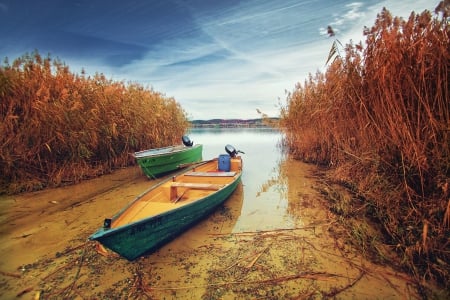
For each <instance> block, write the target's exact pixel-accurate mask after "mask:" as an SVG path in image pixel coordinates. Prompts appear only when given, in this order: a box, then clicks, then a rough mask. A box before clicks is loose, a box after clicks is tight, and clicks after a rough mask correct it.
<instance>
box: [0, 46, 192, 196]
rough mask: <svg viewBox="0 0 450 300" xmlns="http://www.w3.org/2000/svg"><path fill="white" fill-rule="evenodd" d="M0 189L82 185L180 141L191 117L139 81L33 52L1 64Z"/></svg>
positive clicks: (174, 102) (22, 189) (17, 190)
mask: <svg viewBox="0 0 450 300" xmlns="http://www.w3.org/2000/svg"><path fill="white" fill-rule="evenodd" d="M0 98H1V103H0V118H1V119H0V132H1V134H0V173H1V174H2V176H1V179H0V193H1V191H6V192H9V193H16V192H20V191H30V190H35V189H40V188H43V187H47V186H59V185H61V184H66V183H73V182H78V181H79V180H81V179H83V178H87V177H92V176H97V175H99V174H103V173H107V172H110V171H111V170H113V169H114V168H118V167H122V166H127V165H129V164H132V163H134V161H133V159H132V157H131V156H130V155H129V152H134V151H136V150H142V149H146V148H151V147H159V146H165V145H168V144H171V143H174V142H177V143H178V142H179V139H180V137H181V135H182V134H183V133H184V132H185V130H186V129H187V127H188V122H187V119H186V114H185V112H184V111H183V109H182V108H181V107H180V105H179V104H178V103H177V102H176V101H175V100H174V99H172V98H167V97H165V96H164V95H162V94H160V93H157V92H155V91H153V90H149V89H145V88H143V87H142V86H140V85H138V84H133V83H129V84H124V83H123V82H114V81H111V80H107V79H106V78H105V77H104V76H103V75H102V74H97V75H95V76H94V77H86V76H85V75H84V74H82V75H76V74H73V73H71V72H70V71H69V68H68V67H67V66H66V65H64V64H63V63H61V62H60V61H58V60H52V59H51V58H50V57H47V58H43V57H41V56H40V55H39V53H37V52H35V53H33V54H31V55H24V56H22V57H21V58H19V59H16V60H15V61H14V62H13V63H12V64H11V65H10V64H9V63H8V61H7V60H6V61H5V62H4V64H3V65H1V66H0Z"/></svg>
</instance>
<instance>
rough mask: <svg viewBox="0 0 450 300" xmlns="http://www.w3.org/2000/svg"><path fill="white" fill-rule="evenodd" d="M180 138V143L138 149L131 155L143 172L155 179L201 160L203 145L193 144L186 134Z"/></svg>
mask: <svg viewBox="0 0 450 300" xmlns="http://www.w3.org/2000/svg"><path fill="white" fill-rule="evenodd" d="M182 140H183V144H182V145H175V146H169V147H164V148H155V149H149V150H144V151H139V152H135V153H134V154H133V156H134V157H135V158H136V161H137V163H138V165H139V166H140V167H141V169H142V171H143V172H144V174H145V175H147V177H148V178H150V179H155V178H156V177H159V176H162V175H164V174H167V173H169V172H172V171H175V170H177V169H179V168H180V167H183V166H186V165H189V164H190V163H194V162H198V161H201V160H202V151H203V146H202V145H200V144H197V145H194V146H193V142H192V141H191V140H190V139H189V138H188V137H187V136H183V138H182Z"/></svg>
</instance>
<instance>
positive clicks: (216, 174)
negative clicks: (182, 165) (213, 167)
mask: <svg viewBox="0 0 450 300" xmlns="http://www.w3.org/2000/svg"><path fill="white" fill-rule="evenodd" d="M184 175H185V176H199V177H233V176H234V175H236V172H188V173H186V174H184Z"/></svg>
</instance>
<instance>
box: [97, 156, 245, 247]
mask: <svg viewBox="0 0 450 300" xmlns="http://www.w3.org/2000/svg"><path fill="white" fill-rule="evenodd" d="M216 160H218V159H217V158H213V159H212V160H208V161H203V162H199V163H197V164H195V165H193V166H190V167H189V168H187V169H186V170H182V171H180V172H178V173H175V174H174V175H173V176H172V177H169V178H167V179H165V180H163V181H161V182H159V183H157V184H155V185H152V186H151V187H150V188H148V189H147V190H145V191H144V192H142V193H141V194H139V195H138V196H137V197H136V198H135V199H133V200H132V201H131V202H129V203H128V204H127V205H125V207H123V208H122V209H121V210H120V211H119V212H117V213H116V214H115V215H114V216H112V218H111V223H113V222H114V220H116V219H117V218H118V217H119V216H121V215H122V214H123V213H124V212H125V211H126V210H128V209H129V208H130V207H131V206H132V205H134V204H135V203H136V202H138V201H140V200H141V199H142V197H144V196H145V195H146V194H147V193H149V192H150V191H152V190H155V189H157V188H158V187H160V186H162V185H164V184H166V183H167V182H169V181H171V180H173V177H176V176H183V175H184V174H186V173H188V172H189V171H190V170H192V169H195V168H196V167H198V166H201V165H203V164H207V163H210V162H212V161H216ZM234 177H235V178H234V179H233V180H232V181H230V182H229V183H226V184H224V185H223V187H222V188H220V189H219V190H217V191H215V192H214V193H211V194H209V195H207V196H204V197H202V198H198V199H196V200H194V201H192V202H190V203H186V204H183V205H180V206H178V207H175V208H173V209H170V210H167V211H165V212H162V213H158V214H156V215H153V216H150V217H146V218H143V219H141V220H138V221H134V222H131V223H127V224H124V225H121V226H118V227H114V228H108V229H105V228H104V227H101V228H99V229H98V230H97V231H96V232H95V233H93V234H92V235H91V236H90V237H89V239H90V240H96V239H98V238H101V237H107V236H109V235H111V234H114V233H116V232H120V231H122V230H124V229H127V228H128V227H133V226H137V225H139V224H141V223H147V222H149V220H151V219H154V218H158V217H161V216H166V215H169V214H173V213H175V212H177V211H178V210H180V209H185V208H188V207H189V206H193V205H195V204H198V203H201V202H203V201H205V199H207V198H209V197H211V196H213V195H216V194H217V193H219V192H221V191H223V190H225V189H226V188H228V187H229V186H231V185H233V184H235V183H236V182H238V181H239V180H240V179H241V177H242V170H241V171H240V172H238V173H237V174H236V175H235V176H234Z"/></svg>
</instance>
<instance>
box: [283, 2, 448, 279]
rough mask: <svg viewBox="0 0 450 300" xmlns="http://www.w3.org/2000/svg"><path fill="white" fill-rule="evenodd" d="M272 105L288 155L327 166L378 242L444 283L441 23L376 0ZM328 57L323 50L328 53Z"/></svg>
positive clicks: (444, 52) (444, 60)
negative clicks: (367, 20)
mask: <svg viewBox="0 0 450 300" xmlns="http://www.w3.org/2000/svg"><path fill="white" fill-rule="evenodd" d="M364 33H365V36H366V42H365V43H366V44H365V47H363V45H362V44H356V45H355V44H348V45H346V46H345V47H344V49H343V51H342V52H343V54H342V55H334V54H336V46H337V44H336V43H334V44H333V48H332V51H331V52H330V56H333V55H334V58H335V59H334V61H333V62H332V63H331V64H330V65H329V67H328V69H327V71H326V72H325V74H323V73H317V74H316V75H315V76H312V75H311V76H310V78H309V79H308V80H306V81H305V83H304V84H303V85H301V84H298V85H297V86H296V88H295V89H294V91H293V92H292V93H290V94H289V95H288V97H287V104H286V105H285V106H284V107H282V109H281V115H282V120H281V127H282V128H283V130H284V132H285V134H286V141H287V144H288V145H289V148H290V151H291V153H292V154H293V155H295V156H296V157H297V158H299V159H302V160H305V161H310V162H314V163H318V164H322V165H326V166H329V167H331V168H332V170H333V171H334V173H333V174H334V178H335V179H337V180H339V181H341V182H345V183H347V184H350V185H351V186H352V187H354V188H355V189H356V190H357V191H358V193H359V195H361V197H363V198H364V199H365V201H367V202H370V204H371V205H370V206H371V207H375V209H374V210H372V212H371V214H372V217H374V218H375V219H376V220H377V221H378V222H379V223H380V224H381V225H382V227H383V230H384V233H385V236H386V240H385V242H386V243H389V244H392V245H395V249H397V251H398V253H399V255H400V256H402V257H403V258H404V259H403V262H404V263H403V264H404V265H403V266H404V267H407V268H408V269H409V270H410V271H411V272H413V273H414V274H415V275H416V276H417V278H420V279H421V280H422V279H426V280H436V281H437V282H439V283H441V284H443V285H445V286H446V287H448V284H449V270H450V268H449V261H450V260H449V258H450V252H449V223H450V222H449V220H450V209H449V208H450V198H449V196H450V193H449V191H450V190H449V184H450V179H449V177H450V176H449V175H450V139H449V135H450V101H449V93H450V81H449V70H450V69H449V67H450V63H449V62H450V44H449V36H450V34H449V33H450V27H449V23H448V18H447V17H446V16H443V17H441V18H439V16H436V17H434V18H433V17H432V15H431V13H430V12H428V11H424V12H423V13H421V14H415V13H412V14H411V15H410V17H409V19H407V20H404V19H402V18H398V17H392V15H391V14H390V13H389V11H388V10H386V9H384V10H383V11H382V12H381V13H380V14H379V15H378V16H377V19H376V21H375V24H374V26H373V27H372V28H365V30H364ZM329 60H330V57H329Z"/></svg>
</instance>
